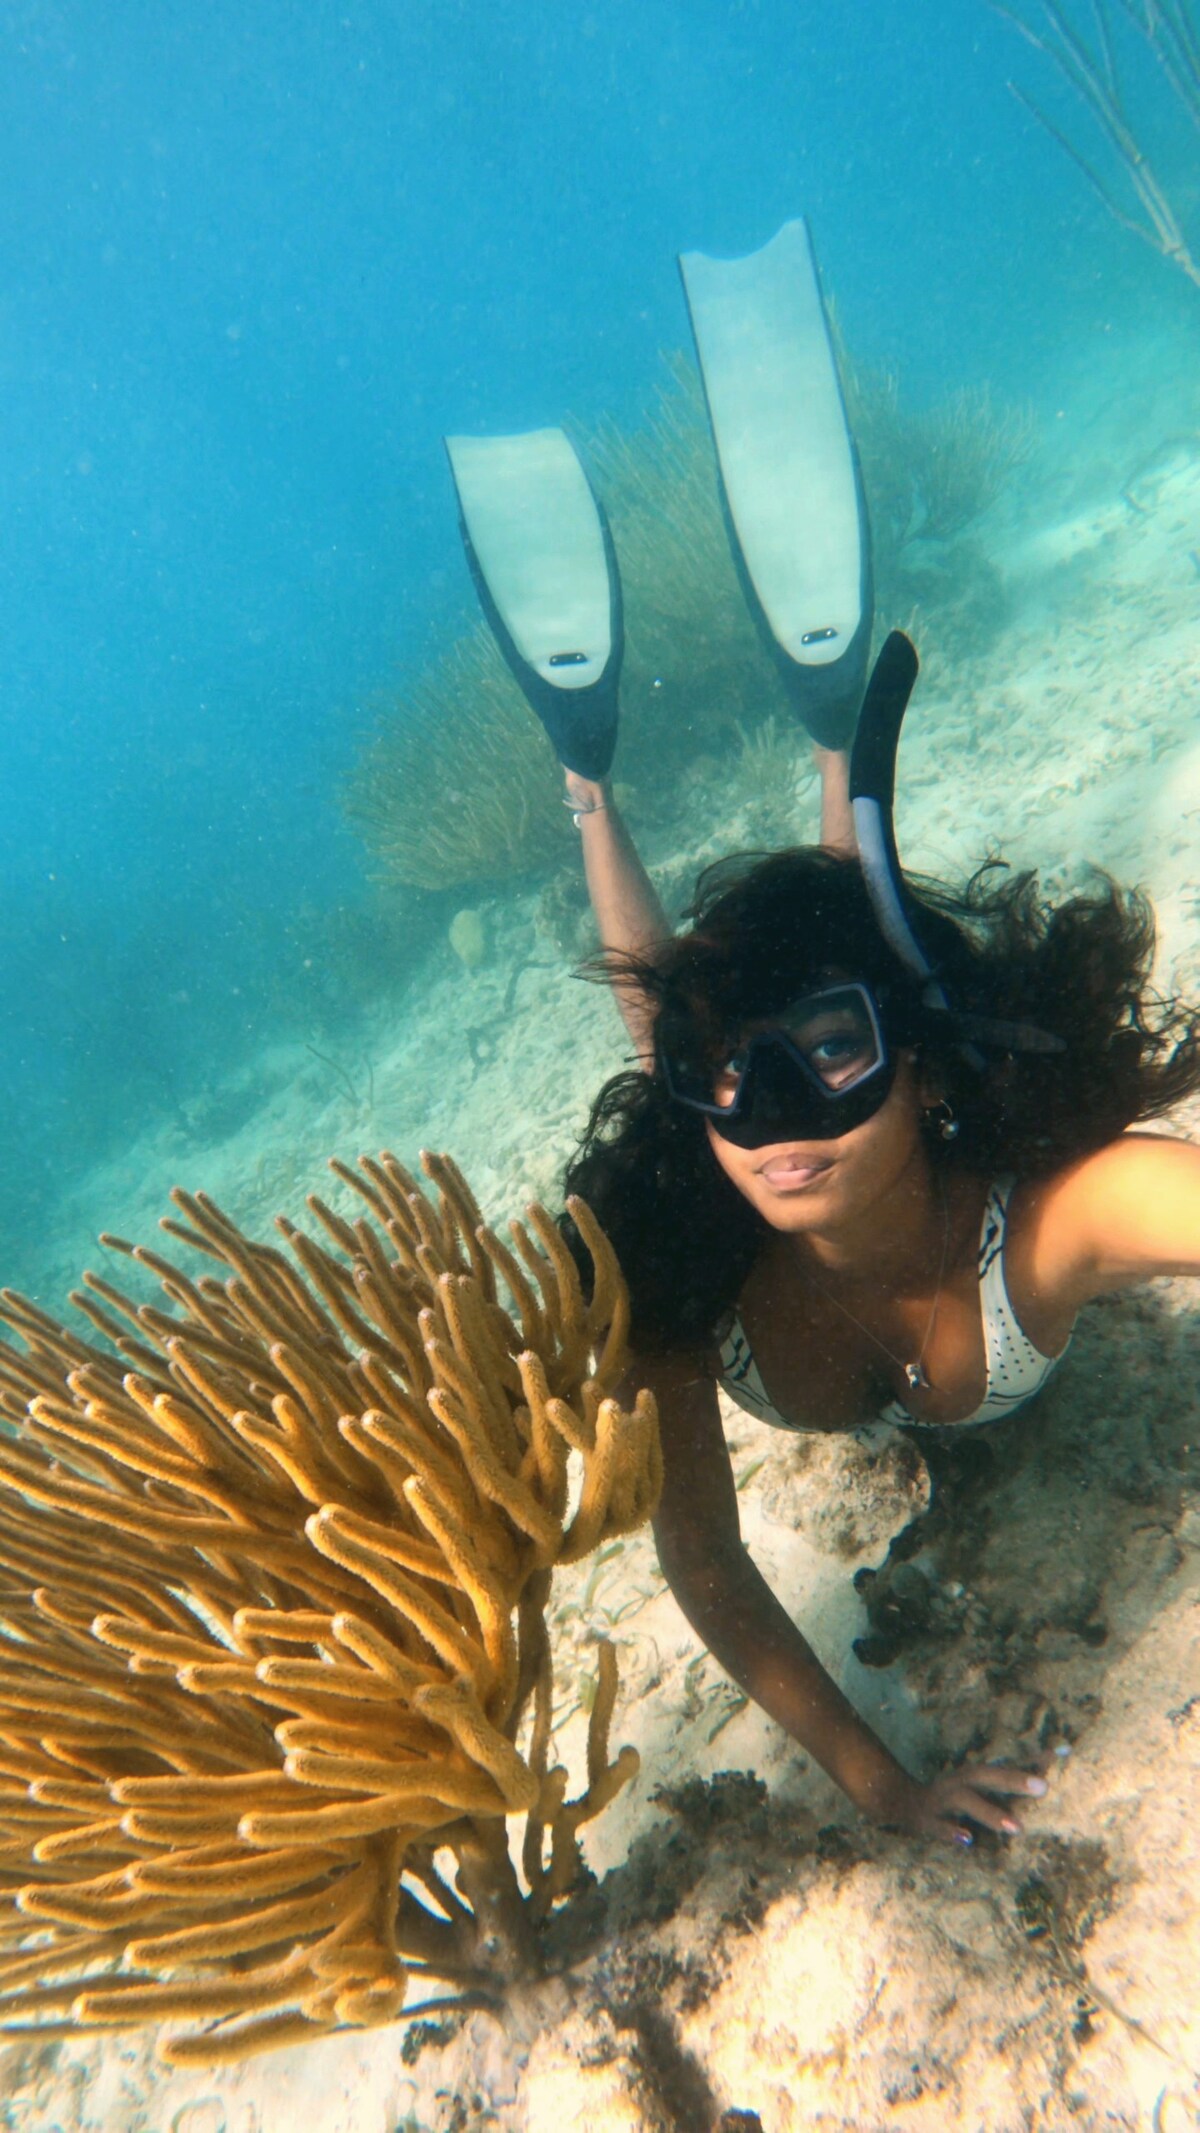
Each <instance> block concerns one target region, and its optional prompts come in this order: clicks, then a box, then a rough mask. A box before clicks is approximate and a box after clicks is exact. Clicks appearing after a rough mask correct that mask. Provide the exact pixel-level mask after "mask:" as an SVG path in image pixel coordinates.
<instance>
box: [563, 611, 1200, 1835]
mask: <svg viewBox="0 0 1200 2133" xmlns="http://www.w3.org/2000/svg"><path fill="white" fill-rule="evenodd" d="M891 642H892V644H893V645H894V644H895V642H896V640H891ZM900 642H901V643H903V642H904V640H900ZM822 769H823V773H824V775H823V788H824V799H825V806H824V809H823V845H822V847H821V848H808V849H798V850H794V851H785V852H780V853H777V854H774V855H772V856H771V857H769V858H766V859H759V860H757V861H747V860H737V861H733V862H729V863H726V864H725V865H723V866H719V867H715V868H712V869H710V870H709V872H708V873H707V874H706V875H705V876H704V877H703V878H702V880H701V883H700V888H699V893H698V896H697V900H696V903H695V906H694V909H693V912H692V914H691V921H692V922H691V926H690V929H689V930H688V931H687V932H686V933H684V934H683V935H682V936H681V937H679V938H677V939H673V938H670V937H668V934H667V927H666V922H665V919H664V917H663V914H662V912H661V909H660V908H659V906H658V903H657V899H656V898H655V896H654V892H653V889H652V887H651V885H650V883H649V881H648V879H647V878H646V876H645V875H644V873H643V872H642V871H641V869H640V867H639V866H638V865H637V862H636V860H635V859H634V858H633V857H632V853H631V846H630V843H629V840H628V837H627V835H626V834H625V832H624V830H623V827H622V825H621V823H620V820H619V818H618V817H617V816H616V814H615V810H614V808H613V803H612V800H611V796H610V795H609V794H608V792H607V788H606V787H604V786H603V785H601V784H598V783H596V782H595V781H592V782H591V783H589V782H588V781H584V780H581V779H578V778H572V777H571V776H570V775H568V784H569V787H570V790H571V797H572V798H573V799H574V801H575V802H576V811H577V812H578V813H579V815H580V829H581V832H582V836H583V843H584V856H585V861H586V865H587V873H588V880H589V884H590V886H591V889H592V895H593V900H594V904H595V908H596V913H597V917H598V919H599V921H600V925H601V937H602V939H603V940H604V941H605V942H606V944H607V947H608V950H609V953H608V955H607V956H606V957H605V958H604V961H605V963H606V965H607V974H608V975H609V977H610V980H611V982H612V983H613V986H614V989H615V992H616V997H617V1000H618V1003H619V1005H620V1006H621V1009H622V1012H623V1014H624V1016H625V1020H626V1022H627V1024H628V1027H629V1029H630V1033H631V1035H632V1036H633V1039H634V1042H635V1044H637V1045H638V1047H639V1052H640V1054H641V1057H642V1059H643V1062H644V1065H643V1069H642V1070H641V1071H640V1072H637V1073H627V1074H624V1075H620V1076H618V1077H617V1078H616V1079H615V1080H613V1081H610V1082H609V1083H608V1084H607V1086H606V1087H605V1088H604V1089H603V1090H602V1091H601V1093H600V1095H599V1097H598V1098H597V1100H596V1103H595V1106H594V1108H593V1112H592V1117H591V1121H590V1124H589V1127H588V1130H587V1134H586V1136H585V1139H584V1142H583V1145H582V1148H581V1150H580V1152H579V1154H578V1155H577V1157H576V1158H575V1160H574V1161H573V1163H572V1165H571V1167H570V1169H569V1171H568V1175H567V1187H568V1190H569V1191H572V1192H578V1193H580V1194H582V1195H583V1196H584V1197H585V1198H586V1199H587V1200H588V1202H589V1204H590V1205H591V1206H592V1207H593V1208H594V1209H595V1211H596V1213H597V1214H598V1215H599V1217H600V1220H601V1221H602V1222H603V1223H604V1225H605V1228H606V1229H607V1231H608V1233H609V1235H610V1236H611V1238H612V1240H613V1243H614V1244H615V1246H616V1249H617V1253H618V1256H619V1258H620V1260H621V1263H622V1266H623V1268H624V1271H625V1274H626V1278H627V1280H628V1282H629V1287H630V1295H631V1302H632V1311H633V1319H632V1339H633V1344H634V1348H635V1350H636V1361H635V1362H634V1364H633V1367H632V1371H631V1379H635V1380H636V1381H637V1383H638V1384H639V1385H649V1386H650V1387H651V1389H652V1390H653V1391H654V1393H655V1395H656V1397H657V1400H658V1404H659V1413H660V1417H661V1428H662V1439H663V1455H664V1468H665V1476H666V1479H665V1485H664V1491H663V1498H662V1503H661V1506H660V1509H659V1513H658V1517H657V1520H656V1525H655V1535H656V1540H657V1543H658V1550H659V1557H660V1561H661V1564H662V1568H663V1572H664V1574H665V1576H666V1578H667V1580H668V1582H669V1584H670V1586H671V1589H672V1591H673V1592H674V1594H675V1597H676V1599H677V1600H678V1602H679V1604H680V1606H681V1608H682V1610H683V1612H684V1614H685V1615H686V1616H687V1619H688V1621H689V1622H690V1623H691V1625H692V1627H693V1628H694V1629H695V1630H696V1632H697V1634H698V1635H699V1636H700V1637H701V1638H702V1639H703V1640H704V1642H705V1644H706V1645H707V1646H708V1648H709V1650H710V1651H711V1652H712V1653H713V1655H714V1657H715V1658H716V1659H718V1660H719V1662H720V1663H721V1665H722V1666H723V1667H724V1668H725V1669H726V1671H727V1672H728V1673H729V1674H730V1675H731V1676H732V1677H733V1679H734V1680H735V1681H736V1682H737V1683H738V1684H739V1686H740V1687H741V1688H743V1689H744V1690H745V1691H746V1693H747V1695H749V1696H751V1697H752V1698H753V1699H754V1701H755V1702H757V1703H758V1704H760V1705H761V1706H762V1708H763V1709H764V1710H765V1711H767V1712H768V1713H769V1714H770V1716H771V1717H773V1718H774V1719H776V1720H777V1722H778V1723H779V1724H780V1725H782V1726H783V1727H784V1729H785V1731H787V1732H788V1733H789V1734H790V1735H791V1736H792V1738H793V1739H795V1740H796V1741H797V1742H799V1744H800V1745H801V1746H802V1747H803V1748H804V1749H805V1750H806V1751H807V1752H808V1753H809V1754H811V1755H812V1756H813V1757H814V1758H815V1760H816V1761H817V1762H819V1763H820V1764H821V1766H822V1768H823V1769H825V1770H826V1771H828V1773H829V1774H830V1776H832V1777H833V1778H834V1779H835V1780H836V1781H837V1783H838V1784H839V1785H841V1787H842V1788H843V1790H844V1791H845V1792H846V1793H847V1794H848V1795H849V1796H850V1798H851V1799H852V1800H853V1801H854V1803H855V1805H856V1806H858V1807H859V1808H860V1809H861V1810H862V1811H863V1812H864V1813H866V1814H868V1815H869V1816H871V1817H872V1818H873V1819H875V1820H877V1821H880V1822H883V1823H887V1824H889V1825H891V1826H898V1827H900V1828H904V1829H908V1830H912V1831H916V1832H919V1833H922V1834H925V1835H930V1836H941V1837H944V1838H946V1839H947V1840H949V1841H952V1842H953V1841H957V1842H959V1843H969V1842H970V1841H971V1832H970V1826H969V1825H971V1824H982V1825H983V1826H985V1827H988V1828H990V1829H993V1830H997V1831H1001V1832H1005V1833H1007V1834H1013V1833H1015V1831H1016V1828H1017V1824H1016V1822H1015V1820H1014V1819H1013V1815H1012V1811H1011V1803H1012V1801H1013V1800H1015V1799H1018V1798H1019V1797H1020V1796H1022V1795H1026V1796H1027V1795H1029V1794H1036V1793H1040V1792H1042V1791H1044V1789H1045V1787H1044V1784H1043V1781H1042V1780H1041V1778H1040V1777H1038V1776H1036V1775H1033V1774H1027V1773H1025V1772H1022V1771H1020V1770H1018V1769H1014V1768H1012V1767H1010V1766H1008V1765H1004V1764H998V1763H993V1764H983V1765H980V1764H964V1765H963V1766H962V1767H960V1768H958V1769H954V1770H948V1771H945V1772H943V1773H942V1774H941V1775H939V1776H938V1777H936V1778H934V1779H933V1781H932V1782H931V1783H928V1784H922V1783H920V1782H918V1781H917V1780H916V1779H914V1778H913V1777H911V1776H910V1775H909V1773H908V1772H907V1771H905V1770H904V1769H902V1768H901V1766H900V1765H899V1764H898V1763H897V1761H896V1760H895V1758H894V1757H893V1756H892V1755H891V1754H890V1753H889V1751H888V1750H887V1749H886V1748H885V1747H884V1745H883V1743H882V1742H881V1741H880V1740H879V1739H878V1738H877V1737H876V1735H875V1734H874V1733H873V1732H872V1731H871V1729H870V1728H869V1727H868V1726H867V1725H866V1724H865V1723H864V1721H863V1720H862V1719H861V1718H860V1717H859V1716H858V1714H857V1713H856V1712H855V1710H854V1709H853V1707H852V1706H851V1705H850V1704H849V1702H848V1701H847V1700H846V1698H845V1697H844V1696H843V1695H842V1694H841V1692H840V1690H839V1689H838V1688H837V1687H836V1686H835V1684H834V1683H833V1681H832V1680H831V1679H830V1678H829V1676H828V1674H827V1673H826V1672H825V1670H824V1668H823V1667H822V1666H821V1664H820V1662H819V1661H818V1660H817V1659H816V1657H815V1655H814V1654H813V1652H812V1650H811V1648H810V1646H809V1645H808V1644H807V1643H806V1641H805V1639H804V1637H803V1635H802V1633H801V1631H800V1630H799V1629H798V1628H797V1627H796V1625H795V1624H794V1623H793V1621H792V1620H791V1618H790V1616H789V1615H788V1614H787V1612H786V1610H785V1609H784V1608H783V1607H782V1606H781V1604H780V1603H779V1601H778V1600H777V1599H776V1597H775V1595H774V1594H773V1593H772V1592H771V1590H770V1587H769V1586H768V1584H767V1582H766V1580H765V1579H764V1578H763V1577H762V1575H761V1574H760V1572H759V1571H758V1570H757V1569H756V1567H755V1565H754V1563H753V1562H752V1560H751V1558H750V1556H749V1555H748V1554H747V1552H746V1550H745V1548H744V1547H743V1546H742V1542H741V1535H740V1531H739V1524H738V1508H737V1493H736V1490H735V1487H734V1480H733V1472H732V1467H731V1463H730V1458H729V1452H728V1448H727V1446H726V1444H725V1438H724V1432H723V1428H722V1424H721V1419H720V1413H719V1409H718V1403H717V1389H718V1387H721V1388H723V1389H724V1391H725V1392H727V1393H728V1395H729V1396H730V1398H731V1399H732V1400H734V1402H735V1403H736V1404H738V1405H739V1406H741V1407H743V1408H745V1409H747V1410H748V1411H749V1412H750V1413H751V1414H754V1415H756V1416H757V1417H759V1418H760V1419H762V1420H765V1421H767V1422H771V1423H775V1424H776V1425H778V1426H780V1427H782V1428H786V1429H800V1430H804V1429H816V1430H823V1431H852V1430H855V1429H857V1428H859V1427H860V1426H861V1425H863V1424H867V1423H872V1422H886V1423H892V1424H896V1425H902V1426H904V1425H906V1426H908V1427H910V1428H912V1429H913V1430H915V1431H925V1432H928V1433H929V1439H930V1442H931V1448H932V1446H934V1445H945V1444H946V1443H948V1442H950V1441H952V1440H951V1436H950V1433H951V1432H952V1431H954V1430H960V1429H969V1428H973V1427H982V1426H985V1425H992V1424H994V1423H996V1422H999V1421H1001V1420H1003V1418H1004V1417H1005V1416H1007V1415H1009V1414H1011V1413H1013V1412H1015V1411H1016V1410H1017V1409H1018V1408H1019V1407H1021V1406H1022V1405H1023V1404H1024V1403H1025V1402H1026V1401H1027V1400H1029V1399H1031V1398H1032V1397H1033V1395H1034V1393H1036V1392H1037V1391H1038V1390H1039V1389H1040V1387H1041V1386H1042V1384H1043V1383H1044V1382H1045V1380H1046V1378H1047V1377H1048V1376H1049V1374H1050V1372H1051V1371H1052V1369H1053V1367H1054V1364H1055V1363H1056V1361H1057V1360H1058V1359H1059V1357H1060V1356H1061V1355H1062V1353H1063V1351H1064V1349H1065V1348H1066V1346H1067V1343H1068V1341H1069V1339H1070V1335H1071V1327H1072V1325H1073V1323H1074V1320H1075V1317H1076V1314H1077V1313H1078V1311H1079V1310H1080V1309H1081V1307H1082V1306H1083V1305H1084V1304H1085V1303H1087V1302H1089V1301H1090V1300H1091V1299H1092V1298H1094V1297H1096V1296H1099V1295H1103V1294H1105V1293H1107V1292H1109V1291H1111V1290H1114V1289H1119V1288H1123V1287H1126V1286H1129V1285H1131V1284H1133V1283H1136V1282H1139V1281H1143V1280H1147V1279H1149V1278H1150V1277H1152V1276H1153V1275H1157V1274H1183V1273H1200V1148H1197V1147H1194V1146H1192V1145H1190V1144H1188V1143H1187V1142H1183V1141H1178V1140H1170V1139H1166V1138H1162V1137H1160V1136H1157V1135H1151V1134H1149V1133H1146V1132H1129V1131H1127V1130H1126V1129H1128V1128H1130V1127H1137V1126H1144V1125H1145V1123H1146V1122H1147V1121H1148V1120H1150V1119H1153V1118H1156V1117H1159V1116H1161V1115H1162V1114H1163V1113H1164V1112H1166V1111H1168V1110H1169V1109H1170V1108H1171V1107H1172V1106H1173V1105H1174V1104H1176V1103H1178V1102H1179V1101H1180V1100H1181V1099H1182V1098H1184V1097H1186V1096H1188V1095H1191V1094H1193V1093H1194V1092H1195V1091H1196V1090H1197V1089H1198V1088H1200V1042H1198V1027H1197V1023H1196V1021H1195V1019H1194V1018H1192V1017H1190V1016H1188V1015H1187V1014H1185V1013H1183V1012H1181V1011H1178V1010H1174V1011H1173V1010H1169V1009H1168V1010H1164V1011H1162V1012H1161V1013H1160V1014H1159V1015H1158V1016H1157V1018H1155V1017H1153V1016H1152V1014H1151V1012H1150V1007H1149V1004H1148V1003H1149V996H1148V973H1149V965H1150V960H1151V955H1152V950H1153V923H1152V919H1151V915H1150V912H1149V910H1148V908H1147V906H1146V905H1145V903H1144V902H1143V901H1142V900H1141V899H1140V898H1139V897H1138V896H1136V895H1130V894H1123V893H1122V892H1121V891H1120V890H1119V889H1117V888H1116V887H1115V886H1114V885H1112V884H1105V885H1104V887H1103V888H1100V889H1098V890H1096V891H1095V892H1094V893H1091V894H1088V895H1086V896H1076V897H1073V898H1072V899H1070V900H1069V901H1068V902H1066V903H1064V904H1062V905H1060V906H1059V907H1058V908H1057V909H1054V910H1049V909H1047V908H1046V907H1045V906H1044V905H1043V904H1042V902H1041V901H1040V899H1039V897H1038V894H1037V887H1036V882H1035V880H1034V879H1033V877H1031V876H1029V875H1018V876H1016V877H1015V878H1012V879H1001V880H999V881H996V880H994V878H993V874H992V872H991V870H988V869H985V870H984V871H983V872H982V873H981V874H980V875H978V876H976V878H975V880H974V881H973V882H972V883H971V884H969V886H968V888H967V889H966V890H965V891H964V892H963V894H962V895H961V896H957V897H956V896H953V895H951V894H950V893H949V892H946V891H933V890H927V891H925V892H923V893H918V892H916V891H915V890H914V889H913V888H912V887H911V886H909V885H905V903H906V908H907V910H908V911H909V913H910V914H911V916H912V917H913V918H914V919H915V920H916V921H917V923H919V926H920V936H919V938H920V943H921V946H922V948H923V950H924V951H925V954H926V957H927V958H928V959H929V960H930V961H931V962H934V963H935V964H936V970H937V979H936V990H937V991H939V992H941V993H942V994H943V996H944V998H945V1000H946V1002H947V1004H944V1005H939V1004H937V1003H936V1002H935V1001H931V997H930V986H929V982H928V980H927V979H926V978H924V977H923V976H921V975H920V974H919V973H918V972H917V971H915V970H914V969H913V967H911V965H910V964H907V963H906V962H905V961H903V960H902V959H901V957H900V956H899V955H898V954H897V953H896V951H895V949H894V948H893V947H892V946H890V945H889V943H888V941H887V940H886V939H885V937H884V933H883V930H882V927H881V924H880V918H879V915H878V913H877V910H876V907H875V905H874V903H873V902H872V898H871V896H870V894H869V892H868V888H867V885H866V880H865V878H864V872H863V868H862V865H861V864H860V861H859V859H858V857H857V855H856V854H855V851H854V840H853V828H852V820H851V817H850V813H849V809H848V807H847V805H846V797H845V796H846V787H847V764H846V761H845V759H844V758H837V757H833V758H830V757H829V756H828V755H827V756H826V757H825V758H824V760H823V763H822Z"/></svg>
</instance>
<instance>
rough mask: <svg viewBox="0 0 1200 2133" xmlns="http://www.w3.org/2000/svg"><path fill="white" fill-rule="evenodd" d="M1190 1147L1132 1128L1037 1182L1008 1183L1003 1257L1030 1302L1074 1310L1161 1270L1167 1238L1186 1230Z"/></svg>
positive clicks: (1193, 1172)
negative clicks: (1025, 1283)
mask: <svg viewBox="0 0 1200 2133" xmlns="http://www.w3.org/2000/svg"><path fill="white" fill-rule="evenodd" d="M1198 1209H1200V1147H1197V1145H1196V1144H1195V1143H1194V1142H1192V1141H1187V1140H1184V1139H1182V1138H1179V1137H1175V1136H1172V1135H1170V1134H1165V1133H1148V1132H1145V1131H1143V1130H1141V1129H1139V1130H1137V1131H1130V1132H1127V1133H1122V1134H1120V1135H1119V1136H1118V1137H1117V1138H1116V1139H1115V1140H1112V1141H1107V1142H1105V1143H1104V1145H1103V1146H1102V1147H1100V1148H1096V1149H1093V1150H1092V1151H1091V1153H1090V1154H1088V1155H1084V1156H1079V1157H1077V1158H1076V1159H1075V1160H1074V1161H1073V1162H1070V1163H1066V1164H1064V1165H1062V1167H1061V1168H1059V1169H1058V1170H1054V1171H1051V1172H1049V1173H1048V1174H1047V1175H1046V1176H1045V1177H1033V1178H1025V1179H1018V1180H1017V1182H1016V1185H1015V1186H1014V1188H1013V1192H1012V1197H1011V1201H1010V1209H1009V1233H1010V1245H1011V1254H1012V1257H1013V1259H1014V1260H1015V1261H1023V1262H1024V1263H1025V1265H1026V1267H1027V1270H1028V1278H1029V1280H1030V1282H1031V1285H1032V1286H1033V1288H1034V1289H1035V1290H1036V1292H1037V1293H1038V1294H1039V1295H1042V1296H1047V1297H1053V1298H1056V1299H1058V1300H1060V1301H1061V1302H1062V1303H1063V1304H1069V1303H1071V1302H1073V1303H1074V1305H1075V1307H1076V1308H1078V1306H1079V1305H1080V1304H1081V1303H1083V1302H1085V1301H1086V1300H1087V1299H1088V1298H1089V1297H1091V1296H1095V1295H1098V1294H1100V1293H1102V1292H1103V1291H1104V1290H1105V1289H1108V1288H1112V1287H1120V1286H1121V1285H1122V1284H1123V1283H1126V1282H1130V1281H1137V1280H1139V1279H1145V1278H1147V1277H1148V1276H1149V1275H1151V1274H1153V1273H1155V1272H1157V1271H1166V1266H1165V1264H1164V1262H1165V1260H1167V1259H1170V1260H1172V1262H1174V1261H1176V1260H1177V1259H1178V1257H1179V1253H1178V1251H1177V1250H1174V1251H1173V1250H1171V1249H1170V1247H1171V1246H1172V1244H1173V1243H1175V1241H1176V1236H1177V1233H1178V1235H1179V1236H1180V1237H1183V1238H1186V1237H1187V1236H1189V1235H1191V1234H1193V1233H1194V1231H1195V1229H1196V1224H1197V1210H1198Z"/></svg>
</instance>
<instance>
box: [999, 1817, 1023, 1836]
mask: <svg viewBox="0 0 1200 2133" xmlns="http://www.w3.org/2000/svg"><path fill="white" fill-rule="evenodd" d="M1000 1827H1001V1829H1002V1830H1003V1831H1004V1834H1005V1836H1006V1837H1019V1836H1020V1834H1021V1825H1020V1823H1019V1822H1014V1821H1013V1819H1012V1817H1011V1815H1005V1817H1004V1820H1003V1822H1002V1823H1001V1824H1000Z"/></svg>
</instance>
